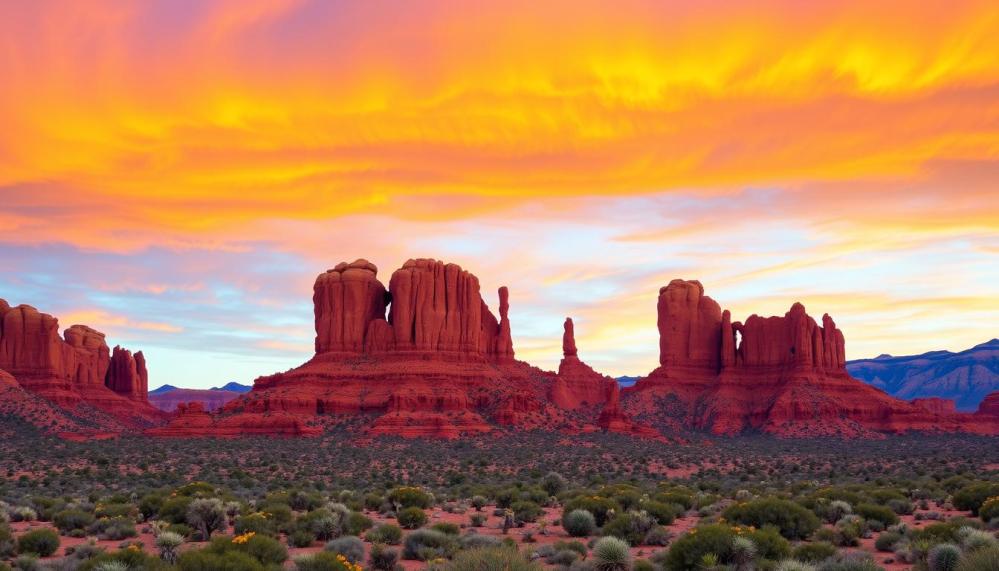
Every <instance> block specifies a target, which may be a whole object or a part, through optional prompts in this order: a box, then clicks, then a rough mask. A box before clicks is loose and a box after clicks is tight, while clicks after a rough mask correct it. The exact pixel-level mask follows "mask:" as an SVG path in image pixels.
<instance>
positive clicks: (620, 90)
mask: <svg viewBox="0 0 999 571" xmlns="http://www.w3.org/2000/svg"><path fill="white" fill-rule="evenodd" d="M0 10H2V12H0V16H2V18H0V21H2V22H3V24H0V31H2V32H3V34H2V39H0V45H2V46H3V48H4V51H5V52H6V53H7V54H8V57H6V58H4V59H2V60H0V76H3V77H4V78H5V79H4V89H3V91H2V92H0V119H2V121H3V123H4V125H5V133H4V135H3V136H2V140H0V149H2V151H3V152H2V153H0V188H3V190H0V193H2V196H3V197H4V198H5V199H7V200H8V201H9V202H12V203H13V204H14V205H15V206H17V207H18V208H19V212H21V213H22V214H21V216H25V214H23V213H24V212H32V211H34V212H40V211H41V210H43V209H45V208H52V207H60V206H64V205H65V206H72V207H75V208H77V209H78V210H77V212H79V211H85V212H87V214H88V215H93V214H92V212H90V211H92V210H94V209H98V208H99V209H101V212H103V214H104V216H103V218H102V222H103V224H102V225H103V226H105V227H104V228H101V229H94V228H92V227H90V228H86V227H84V226H85V222H84V219H83V217H82V216H81V217H73V216H68V217H66V218H64V219H63V224H62V225H60V226H58V227H56V226H54V225H51V224H47V223H46V222H47V220H48V218H47V216H42V215H38V217H37V219H36V220H35V222H36V226H37V227H38V228H37V230H35V232H32V233H33V234H36V233H37V234H40V233H41V232H43V231H46V232H51V233H55V234H57V235H58V236H59V238H60V239H64V240H67V241H71V242H74V243H78V244H80V245H84V246H91V245H93V246H97V247H110V246H109V245H110V244H111V243H113V242H115V241H118V242H121V241H122V238H124V239H125V241H127V240H128V239H129V238H133V239H134V238H138V237H139V236H144V235H146V234H149V233H154V234H155V232H156V231H161V232H162V233H161V234H160V235H159V239H161V240H163V241H167V242H169V241H170V239H171V238H170V237H169V236H171V235H174V234H190V233H196V234H213V233H215V232H222V233H223V234H222V235H223V236H224V235H225V233H227V232H232V231H233V230H234V229H236V228H239V227H240V226H243V225H245V224H248V223H252V221H254V220H259V219H263V218H274V217H278V218H308V219H326V218H333V217H338V216H343V215H348V214H356V213H374V212H377V213H387V214H390V215H394V216H399V217H404V218H406V217H411V216H419V215H430V216H437V217H443V218H451V217H453V216H466V215H469V214H474V212H475V210H474V204H475V199H482V200H489V201H496V200H499V201H501V202H503V203H506V204H509V203H517V202H521V201H523V200H527V199H533V198H536V197H538V196H560V195H568V196H578V195H582V194H598V195H606V194H635V193H649V192H654V191H662V190H670V189H681V188H691V187H697V188H699V189H701V191H702V192H725V190H724V189H730V188H738V187H740V186H743V185H747V184H751V185H761V184H781V185H801V184H815V183H835V182H842V181H856V180H870V179H874V180H878V179H880V180H885V179H886V178H887V179H899V178H901V179H912V180H919V179H921V178H924V177H925V176H926V171H925V169H926V167H927V165H928V163H930V162H931V161H943V160H980V161H994V160H995V156H994V153H995V148H996V145H997V144H999V130H997V129H996V122H997V121H999V105H997V103H996V102H997V101H999V97H997V95H999V53H997V51H996V50H995V49H992V42H993V41H994V38H995V37H997V36H999V8H997V7H996V6H995V4H994V3H991V2H959V3H956V4H955V3H953V2H950V3H939V4H934V3H929V4H920V5H919V6H913V5H912V4H911V3H905V2H902V3H892V2H889V3H879V4H877V5H876V6H872V5H870V4H869V3H856V4H852V5H851V4H844V3H810V4H809V5H808V6H807V8H806V7H804V6H802V5H800V4H799V3H795V2H769V3H767V4H766V5H764V6H760V5H759V4H758V3H732V4H730V5H727V6H726V7H725V8H724V9H719V10H713V11H708V10H704V9H701V8H699V7H698V5H697V4H696V3H686V2H672V3H662V2H625V3H620V4H616V5H615V6H614V7H613V8H610V7H608V6H607V5H605V4H600V3H587V2H583V3H578V2H573V3H571V4H568V5H560V3H557V2H556V3H547V4H545V5H542V6H538V5H536V4H525V5H524V6H521V7H520V8H519V9H518V7H517V6H514V5H511V4H510V3H508V2H495V3H491V2H485V3H470V4H464V5H458V6H455V5H446V6H445V5H443V4H441V5H435V4H431V5H429V6H419V7H417V6H416V5H412V6H405V5H403V6H394V7H391V8H389V7H387V6H383V5H378V4H377V3H372V4H370V5H367V4H366V5H364V6H353V7H342V6H341V7H339V8H333V7H322V6H316V5H315V4H314V3H313V4H310V3H305V2H300V1H257V2H245V3H244V2H240V3H232V2H207V3H205V4H204V6H203V7H202V8H200V9H193V8H192V9H191V11H192V13H191V14H184V13H180V12H181V10H180V9H178V8H172V7H171V3H170V2H151V3H141V4H131V3H125V4H121V5H117V6H115V7H114V8H107V7H102V8H101V9H99V10H98V9H92V8H88V7H87V6H86V4H78V5H73V6H67V5H65V4H64V3H62V2H46V1H40V2H31V3H14V4H10V5H7V6H4V7H3V8H0ZM886 21H891V22H892V25H891V26H886V25H884V23H885V22H886ZM952 182H960V177H958V179H957V180H956V181H952ZM39 187H43V188H47V189H51V190H43V191H41V192H38V189H39ZM711 189H715V190H711ZM950 192H951V193H958V194H959V193H960V192H961V190H960V189H959V188H958V185H955V186H954V187H953V188H952V189H951V190H950ZM469 197H470V198H471V199H472V200H469ZM426 202H429V205H427V206H424V207H423V208H415V209H414V208H413V205H414V204H424V203H426ZM470 207H471V208H472V210H469V208H470ZM993 211H994V209H993ZM28 216H30V215H28ZM16 221H19V222H18V224H19V226H18V227H17V228H16V229H25V228H27V229H28V230H31V228H32V224H31V223H30V221H23V220H21V219H20V218H18V219H16ZM91 226H92V225H91ZM112 232H114V233H115V234H114V235H113V237H110V236H108V234H109V233H112ZM147 239H148V238H147ZM223 240H224V238H223Z"/></svg>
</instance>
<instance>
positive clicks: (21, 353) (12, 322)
mask: <svg viewBox="0 0 999 571" xmlns="http://www.w3.org/2000/svg"><path fill="white" fill-rule="evenodd" d="M63 354H64V351H63V345H62V343H61V342H60V339H59V322H58V320H56V318H54V317H52V316H51V315H48V314H45V313H40V312H39V311H38V310H37V309H35V308H34V307H31V306H30V305H19V306H17V307H10V305H8V304H7V302H6V301H4V300H2V299H0V367H3V368H4V369H6V370H7V371H8V372H10V374H12V375H14V376H15V377H17V378H18V379H20V380H21V381H22V382H24V381H26V380H29V379H45V378H59V377H62V375H63V371H64V369H63V363H62V358H63Z"/></svg>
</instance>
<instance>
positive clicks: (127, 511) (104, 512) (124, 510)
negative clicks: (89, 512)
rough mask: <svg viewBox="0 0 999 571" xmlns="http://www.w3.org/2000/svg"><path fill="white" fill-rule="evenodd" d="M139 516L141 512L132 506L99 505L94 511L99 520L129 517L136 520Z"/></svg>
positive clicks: (116, 504)
mask: <svg viewBox="0 0 999 571" xmlns="http://www.w3.org/2000/svg"><path fill="white" fill-rule="evenodd" d="M138 514H139V511H138V510H137V509H136V508H135V506H133V505H132V504H121V503H110V504H104V505H98V506H97V508H96V509H95V510H94V515H95V516H97V518H98V519H99V518H102V517H107V518H112V517H127V518H130V519H135V516H137V515H138Z"/></svg>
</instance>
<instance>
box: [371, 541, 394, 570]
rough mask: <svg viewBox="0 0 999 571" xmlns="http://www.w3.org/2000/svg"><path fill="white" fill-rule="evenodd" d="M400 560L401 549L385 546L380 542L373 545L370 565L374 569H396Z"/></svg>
mask: <svg viewBox="0 0 999 571" xmlns="http://www.w3.org/2000/svg"><path fill="white" fill-rule="evenodd" d="M398 562H399V550H398V549H392V548H389V547H385V546H384V545H382V544H380V543H376V544H374V545H372V546H371V555H370V556H369V557H368V566H369V567H371V569H373V570H374V571H395V566H396V564H397V563H398Z"/></svg>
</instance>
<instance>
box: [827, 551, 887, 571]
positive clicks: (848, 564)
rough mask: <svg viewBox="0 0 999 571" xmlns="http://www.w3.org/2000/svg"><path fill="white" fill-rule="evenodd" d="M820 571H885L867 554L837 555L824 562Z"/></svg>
mask: <svg viewBox="0 0 999 571" xmlns="http://www.w3.org/2000/svg"><path fill="white" fill-rule="evenodd" d="M818 571H884V569H882V567H881V566H880V565H878V564H877V563H875V562H874V560H873V559H871V556H870V555H868V554H866V553H837V554H836V555H835V556H833V557H830V558H829V559H827V560H825V561H823V562H822V563H821V564H820V565H819V566H818Z"/></svg>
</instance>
